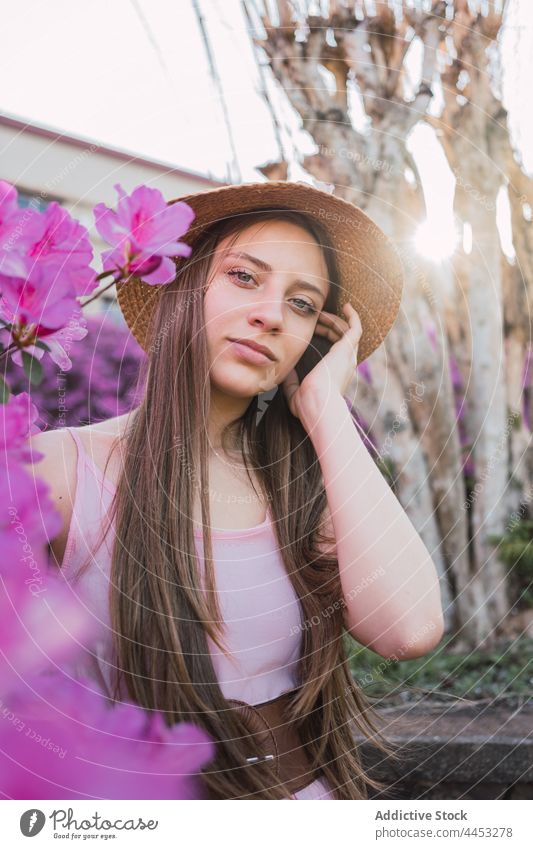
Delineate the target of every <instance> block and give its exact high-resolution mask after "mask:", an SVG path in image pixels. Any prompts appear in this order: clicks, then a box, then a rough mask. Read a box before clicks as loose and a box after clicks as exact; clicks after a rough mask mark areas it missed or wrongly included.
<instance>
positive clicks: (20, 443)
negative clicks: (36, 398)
mask: <svg viewBox="0 0 533 849" xmlns="http://www.w3.org/2000/svg"><path fill="white" fill-rule="evenodd" d="M38 418H39V411H38V409H37V407H36V406H35V404H34V403H33V401H32V400H31V397H30V396H29V395H28V393H27V392H20V393H19V394H18V395H10V397H9V401H8V402H7V404H0V457H1V458H2V462H3V463H6V462H7V459H8V457H9V459H10V460H13V461H15V460H17V461H19V462H22V463H31V453H30V450H29V448H28V444H27V439H28V436H29V435H30V434H34V433H38V432H39V427H38V426H37V425H36V424H35V422H36V419H38ZM42 456H43V455H42V454H38V453H37V452H34V457H35V458H37V457H38V458H39V459H41V458H42Z"/></svg>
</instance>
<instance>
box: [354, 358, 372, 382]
mask: <svg viewBox="0 0 533 849" xmlns="http://www.w3.org/2000/svg"><path fill="white" fill-rule="evenodd" d="M357 370H358V371H359V372H360V373H361V375H362V377H363V379H364V380H365V381H366V382H367V383H368V384H369V385H370V386H372V375H371V373H370V366H369V365H368V360H363V362H362V363H359V365H358V366H357Z"/></svg>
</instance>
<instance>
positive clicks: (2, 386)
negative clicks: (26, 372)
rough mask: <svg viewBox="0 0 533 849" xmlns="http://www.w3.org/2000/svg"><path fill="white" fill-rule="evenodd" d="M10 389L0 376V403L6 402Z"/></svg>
mask: <svg viewBox="0 0 533 849" xmlns="http://www.w3.org/2000/svg"><path fill="white" fill-rule="evenodd" d="M10 395H11V390H10V388H9V386H8V385H7V383H6V382H5V380H4V378H3V377H0V404H7V402H8V401H9V396H10Z"/></svg>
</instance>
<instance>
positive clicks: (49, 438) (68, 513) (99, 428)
mask: <svg viewBox="0 0 533 849" xmlns="http://www.w3.org/2000/svg"><path fill="white" fill-rule="evenodd" d="M127 419H128V415H125V416H116V417H115V418H113V419H108V420H107V421H104V422H98V423H96V424H92V425H85V426H81V427H72V428H70V430H73V431H76V434H77V435H78V436H79V438H80V440H81V442H82V444H83V447H84V448H85V450H86V451H87V453H88V454H89V455H90V456H91V457H92V459H93V460H94V462H95V463H96V464H97V465H98V466H99V467H100V468H101V469H102V471H103V470H104V468H105V466H106V461H107V457H108V455H109V452H110V450H111V446H112V445H113V443H114V442H115V440H116V437H117V436H118V437H120V436H122V435H123V432H124V428H125V426H126V424H127ZM68 430H69V429H67V428H57V429H55V430H47V431H41V432H39V433H36V434H33V435H32V436H30V437H29V439H28V445H29V447H30V452H31V453H32V455H33V454H35V457H33V456H32V461H31V462H30V464H29V465H28V467H27V469H28V471H29V473H30V475H32V477H38V478H40V479H41V480H43V481H44V482H45V483H46V484H47V485H48V487H49V494H50V498H51V500H52V502H53V504H54V506H55V508H56V509H57V511H58V512H59V514H60V515H61V519H62V527H61V530H60V532H59V534H58V535H57V536H56V537H55V538H54V539H53V540H51V541H50V545H49V548H50V550H51V551H52V553H53V554H54V556H55V558H56V560H57V562H58V563H61V562H62V560H63V555H64V552H65V547H66V543H67V538H68V532H69V528H70V523H71V520H72V509H73V506H74V498H75V493H76V483H77V472H76V467H77V457H78V455H77V449H76V444H75V442H74V439H73V438H72V436H71V435H70V433H69V432H68ZM39 454H41V455H42V458H41V459H37V457H38V455H39ZM119 463H120V460H118V461H117V465H116V467H115V472H114V474H115V475H116V478H115V480H116V479H118V473H119ZM110 477H111V478H112V479H113V475H111V474H110Z"/></svg>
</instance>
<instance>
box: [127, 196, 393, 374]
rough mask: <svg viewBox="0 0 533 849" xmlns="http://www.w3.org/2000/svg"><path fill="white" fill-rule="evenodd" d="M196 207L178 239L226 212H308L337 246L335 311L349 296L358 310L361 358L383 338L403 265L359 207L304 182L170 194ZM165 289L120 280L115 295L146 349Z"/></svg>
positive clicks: (191, 239) (189, 240)
mask: <svg viewBox="0 0 533 849" xmlns="http://www.w3.org/2000/svg"><path fill="white" fill-rule="evenodd" d="M177 201H184V202H185V203H188V204H189V206H191V207H192V209H193V210H194V212H195V215H196V217H195V219H194V221H193V222H192V224H191V226H190V228H189V229H188V230H187V232H186V233H185V234H184V235H183V236H180V241H183V242H185V243H186V244H188V245H190V246H191V247H192V248H193V253H192V254H191V257H193V256H194V243H195V240H196V239H197V238H198V237H199V236H200V235H201V233H202V232H203V231H204V230H205V228H206V227H207V226H208V225H210V224H212V223H214V222H215V221H220V220H221V219H223V218H226V217H228V216H233V215H237V214H239V213H242V212H251V211H254V210H258V209H262V208H264V207H275V208H276V209H280V210H281V209H290V210H296V211H300V212H306V213H307V214H308V215H310V216H311V217H313V218H316V219H317V220H318V221H319V222H321V223H322V225H323V226H324V227H325V229H326V230H327V232H328V234H329V237H330V239H331V242H332V244H333V246H334V248H335V250H336V259H337V265H338V269H339V275H340V286H341V291H340V292H339V310H338V314H339V316H340V317H341V318H343V319H344V320H346V316H345V315H344V313H343V312H342V307H343V305H344V304H345V303H346V302H347V301H348V300H349V301H350V302H351V303H352V304H353V306H354V308H355V309H356V310H357V312H358V313H359V318H360V319H361V325H362V329H363V332H362V335H361V339H360V341H359V347H358V357H357V360H358V363H360V362H362V361H363V360H365V359H366V358H367V357H368V356H369V355H370V354H371V353H372V352H373V351H374V350H375V349H376V348H377V347H378V346H379V345H380V344H381V343H382V342H383V340H384V338H385V336H386V335H387V333H388V332H389V330H390V329H391V327H392V325H393V323H394V320H395V319H396V316H397V314H398V310H399V307H400V300H401V294H402V288H403V270H402V263H401V260H400V257H399V255H398V252H397V250H396V248H395V247H394V245H393V244H392V242H391V241H390V240H389V239H388V238H387V236H386V235H385V233H384V232H383V231H382V230H381V229H380V228H379V227H378V226H377V225H376V224H375V223H374V222H373V221H372V219H371V218H369V217H368V216H367V215H366V214H365V213H364V212H363V211H362V210H361V209H359V207H357V206H355V205H354V204H352V203H350V202H348V201H345V200H342V198H338V197H335V196H334V195H331V194H329V192H327V191H323V190H322V189H317V188H315V187H314V186H312V185H309V184H308V183H302V182H289V181H285V180H280V181H269V182H265V183H242V184H240V185H230V186H223V187H222V188H217V189H212V190H210V191H202V192H198V193H196V194H193V195H185V196H183V197H180V198H174V200H171V201H169V203H176V202H177ZM164 288H165V287H164V286H150V285H148V284H147V283H143V282H142V281H141V280H138V279H137V278H132V279H130V280H128V281H121V282H119V283H117V297H118V303H119V306H120V309H121V310H122V313H123V315H124V318H125V319H126V322H127V324H128V326H129V328H130V330H131V332H132V333H133V335H134V336H135V338H136V339H137V341H138V342H139V344H140V345H141V347H142V348H144V350H145V351H147V350H148V349H147V344H148V343H147V340H148V329H149V325H150V320H151V317H152V313H153V309H154V307H155V303H156V299H157V298H158V297H159V296H160V295H161V290H162V289H164Z"/></svg>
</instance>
